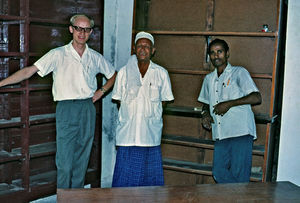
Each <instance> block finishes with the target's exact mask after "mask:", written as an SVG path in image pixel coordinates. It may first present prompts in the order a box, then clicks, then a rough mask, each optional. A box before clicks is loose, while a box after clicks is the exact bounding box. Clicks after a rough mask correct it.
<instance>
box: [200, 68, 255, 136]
mask: <svg viewBox="0 0 300 203" xmlns="http://www.w3.org/2000/svg"><path fill="white" fill-rule="evenodd" d="M258 91H259V90H258V89H257V87H256V85H255V83H254V81H253V80H252V78H251V76H250V74H249V72H248V71H247V70H246V69H245V68H243V67H240V66H231V65H230V64H228V65H227V67H226V68H225V70H224V72H223V73H222V74H221V75H220V77H218V74H217V69H215V70H214V71H213V72H211V73H210V74H208V75H207V76H206V77H205V78H204V81H203V85H202V89H201V92H200V95H199V98H198V101H200V102H203V103H205V104H209V107H210V114H211V116H212V117H213V119H214V123H212V135H213V140H216V139H220V140H221V139H226V138H231V137H239V136H242V135H248V134H250V135H252V136H253V138H254V139H256V126H255V120H254V114H253V112H252V109H251V105H250V104H247V105H240V106H235V107H232V108H230V109H229V110H228V111H227V113H225V114H224V115H223V116H219V115H216V114H214V113H213V106H214V105H216V104H218V103H220V102H223V101H228V100H233V99H238V98H241V97H244V96H246V95H248V94H250V93H252V92H258Z"/></svg>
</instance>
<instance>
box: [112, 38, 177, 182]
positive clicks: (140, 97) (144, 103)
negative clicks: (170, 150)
mask: <svg viewBox="0 0 300 203" xmlns="http://www.w3.org/2000/svg"><path fill="white" fill-rule="evenodd" d="M153 46H154V39H153V36H152V35H151V34H149V33H146V32H139V33H138V34H137V35H136V37H135V55H132V56H131V57H130V59H129V60H128V63H127V64H126V65H125V66H124V67H122V68H121V69H120V71H119V72H118V75H117V78H116V83H115V86H114V89H113V93H112V98H113V99H114V100H117V101H120V109H119V119H118V125H117V129H116V145H117V158H116V165H115V170H114V176H113V183H112V186H113V187H129V186H150V185H163V184H164V176H163V167H162V157H161V147H160V144H161V134H162V127H163V121H162V101H172V100H174V97H173V94H172V90H171V83H170V78H169V75H168V72H167V70H165V69H164V68H163V67H161V66H159V65H157V64H155V63H153V62H152V61H151V60H150V59H151V56H152V55H153V53H154V52H155V48H154V47H153Z"/></svg>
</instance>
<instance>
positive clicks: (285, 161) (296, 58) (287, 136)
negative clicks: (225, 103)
mask: <svg viewBox="0 0 300 203" xmlns="http://www.w3.org/2000/svg"><path fill="white" fill-rule="evenodd" d="M299 11H300V1H299V0H289V1H288V19H287V41H286V57H285V72H284V88H283V104H282V119H281V132H280V143H279V157H278V173H277V181H290V182H292V183H294V184H296V185H299V186H300V23H299V19H300V12H299Z"/></svg>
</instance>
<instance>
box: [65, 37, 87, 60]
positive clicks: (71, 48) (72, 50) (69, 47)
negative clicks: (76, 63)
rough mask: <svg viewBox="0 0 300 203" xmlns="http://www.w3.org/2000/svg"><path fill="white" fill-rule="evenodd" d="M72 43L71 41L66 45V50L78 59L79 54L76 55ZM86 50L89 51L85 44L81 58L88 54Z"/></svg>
mask: <svg viewBox="0 0 300 203" xmlns="http://www.w3.org/2000/svg"><path fill="white" fill-rule="evenodd" d="M72 42H73V40H71V42H70V43H69V44H67V49H68V50H69V51H71V52H72V53H73V54H74V55H75V57H78V58H79V59H80V56H79V54H78V53H77V51H76V50H75V49H74V47H73V45H72ZM88 50H89V46H88V45H87V43H86V44H85V49H84V52H83V54H82V58H83V57H84V56H85V55H86V54H87V53H88Z"/></svg>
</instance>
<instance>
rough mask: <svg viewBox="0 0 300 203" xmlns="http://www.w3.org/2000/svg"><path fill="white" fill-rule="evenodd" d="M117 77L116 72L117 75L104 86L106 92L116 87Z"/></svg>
mask: <svg viewBox="0 0 300 203" xmlns="http://www.w3.org/2000/svg"><path fill="white" fill-rule="evenodd" d="M116 76H117V72H115V74H114V75H113V76H112V77H111V78H109V79H108V80H107V82H106V83H105V84H104V85H103V88H104V89H105V90H106V91H107V90H109V89H110V88H111V87H112V86H113V85H114V83H115V79H116Z"/></svg>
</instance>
